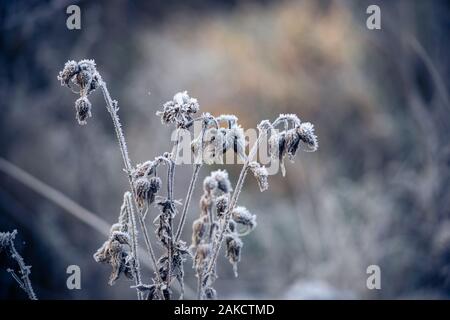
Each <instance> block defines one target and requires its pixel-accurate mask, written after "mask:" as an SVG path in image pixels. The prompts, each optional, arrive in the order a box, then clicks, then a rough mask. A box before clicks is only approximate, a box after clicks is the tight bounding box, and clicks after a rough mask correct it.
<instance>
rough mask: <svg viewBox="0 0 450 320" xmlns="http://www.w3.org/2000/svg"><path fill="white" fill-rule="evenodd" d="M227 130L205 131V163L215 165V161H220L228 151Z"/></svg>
mask: <svg viewBox="0 0 450 320" xmlns="http://www.w3.org/2000/svg"><path fill="white" fill-rule="evenodd" d="M225 133H226V131H225V129H224V128H220V129H216V128H209V129H207V130H206V131H205V136H204V145H203V147H204V149H203V161H204V162H205V163H206V164H213V163H214V160H220V159H221V157H222V155H223V153H224V152H225V151H226V141H225Z"/></svg>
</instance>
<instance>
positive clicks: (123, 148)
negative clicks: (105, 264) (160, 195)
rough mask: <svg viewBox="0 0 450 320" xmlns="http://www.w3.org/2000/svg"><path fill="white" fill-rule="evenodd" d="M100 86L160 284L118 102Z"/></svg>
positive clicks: (101, 84)
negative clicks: (137, 192)
mask: <svg viewBox="0 0 450 320" xmlns="http://www.w3.org/2000/svg"><path fill="white" fill-rule="evenodd" d="M100 88H101V90H102V93H103V97H104V99H105V102H106V109H107V110H108V112H109V114H110V115H111V119H112V121H113V125H114V130H115V132H116V137H117V141H118V143H119V147H120V152H121V154H122V158H123V162H124V165H125V171H126V172H127V175H128V181H129V183H130V189H131V191H132V194H133V200H134V205H135V206H136V208H138V211H139V212H138V216H139V222H140V224H141V228H142V231H143V234H144V239H145V244H146V246H147V250H148V252H149V254H150V258H151V262H152V264H153V269H154V270H155V274H156V275H157V280H158V282H159V283H160V284H162V279H161V277H160V275H159V272H158V264H157V260H156V256H155V253H154V250H153V247H152V244H151V243H150V239H149V237H148V231H147V227H146V226H145V223H144V220H143V217H142V212H141V211H142V210H141V209H139V205H138V204H137V202H136V191H135V189H134V187H133V177H132V175H131V169H132V166H131V161H130V157H129V155H128V149H127V144H126V142H125V136H124V134H123V131H122V125H121V124H120V120H119V116H118V114H117V111H118V108H117V103H116V102H115V101H113V100H112V99H111V95H110V94H109V91H108V88H107V87H106V83H105V82H104V81H103V80H101V81H100ZM161 295H162V297H163V298H164V295H163V294H162V293H161Z"/></svg>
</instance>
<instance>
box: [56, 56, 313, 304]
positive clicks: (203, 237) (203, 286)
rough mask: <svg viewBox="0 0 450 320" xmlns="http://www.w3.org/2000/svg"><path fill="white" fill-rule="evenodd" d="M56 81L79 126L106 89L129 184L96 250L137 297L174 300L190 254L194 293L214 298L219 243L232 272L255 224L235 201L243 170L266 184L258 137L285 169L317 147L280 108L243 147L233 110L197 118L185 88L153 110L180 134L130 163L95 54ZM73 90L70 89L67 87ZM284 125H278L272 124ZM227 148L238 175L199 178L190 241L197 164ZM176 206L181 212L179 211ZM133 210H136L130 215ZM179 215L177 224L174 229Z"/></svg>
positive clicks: (69, 66) (309, 128) (308, 127)
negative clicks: (180, 163)
mask: <svg viewBox="0 0 450 320" xmlns="http://www.w3.org/2000/svg"><path fill="white" fill-rule="evenodd" d="M58 79H59V80H60V81H61V84H62V85H63V86H67V87H70V86H71V85H72V84H74V85H75V86H76V87H78V89H79V90H78V91H74V92H76V93H78V94H79V95H80V98H79V99H78V100H76V102H75V109H76V119H77V120H78V123H79V124H80V125H84V124H86V120H87V118H89V117H91V109H92V106H91V103H90V102H89V100H88V96H89V95H90V94H91V93H92V92H93V91H94V90H96V89H97V88H100V90H101V91H102V93H103V97H104V99H105V101H106V108H107V111H108V112H109V114H110V115H111V119H112V121H113V124H114V129H115V134H116V137H117V141H118V144H119V148H120V151H121V155H122V158H123V162H124V166H125V168H124V170H125V172H126V174H127V177H128V181H129V186H130V190H129V191H127V192H125V194H124V202H123V205H122V207H121V210H120V214H119V221H118V223H116V224H114V225H113V226H112V227H111V231H110V236H109V238H108V239H107V241H106V242H105V243H104V244H103V245H102V246H101V247H100V249H99V250H98V251H97V252H96V253H95V254H94V258H95V260H96V261H97V262H101V263H106V264H109V265H111V267H112V273H111V276H110V281H109V282H110V284H111V285H112V284H114V282H115V281H116V280H117V279H118V278H119V276H120V275H121V274H124V275H125V276H126V277H128V278H130V279H133V280H134V282H135V285H133V286H132V287H133V288H135V289H136V290H137V296H138V299H151V300H153V299H172V297H173V285H174V281H175V282H178V284H179V287H180V292H181V294H180V298H183V293H184V262H185V261H186V260H187V259H188V258H189V257H190V258H192V261H193V268H194V269H195V274H196V277H197V283H198V290H197V297H198V298H199V299H214V298H216V297H217V293H216V290H215V289H214V288H213V285H214V281H215V279H216V278H217V274H216V265H217V258H218V255H219V252H220V249H221V247H222V245H223V243H225V256H226V258H228V260H229V262H230V263H231V264H232V266H233V271H234V273H235V275H236V276H237V275H238V273H237V265H238V262H239V261H240V260H241V254H242V248H243V245H244V243H243V241H242V237H244V236H245V235H247V234H249V233H250V232H251V231H252V230H253V229H254V228H255V227H256V215H254V214H252V213H250V211H249V210H248V209H246V208H245V207H243V206H238V205H237V202H238V198H239V195H240V193H241V191H242V188H243V185H244V181H245V178H246V176H247V173H248V172H249V171H250V172H251V173H252V174H253V175H254V177H255V179H256V181H257V183H258V186H259V188H260V190H261V191H265V190H267V189H268V187H269V183H268V172H267V169H266V168H265V167H264V166H263V165H261V164H260V163H259V162H258V161H256V160H254V159H253V158H254V157H255V155H256V151H257V149H258V146H259V144H260V143H261V142H263V141H265V138H268V142H269V153H270V155H271V157H272V159H274V160H280V162H281V165H282V172H283V175H284V174H285V167H284V159H285V157H286V156H288V158H289V159H290V160H293V157H294V156H295V154H296V152H297V150H298V148H301V149H303V150H305V151H315V150H316V149H317V147H318V143H317V138H316V136H315V134H314V127H313V125H312V124H310V123H308V122H306V123H302V122H301V121H300V119H298V117H297V116H296V115H293V114H282V115H280V116H279V117H278V118H277V119H276V120H275V121H274V122H270V121H269V120H264V121H262V122H261V123H260V124H259V125H258V130H259V135H258V140H257V141H256V143H255V144H254V145H253V146H252V148H251V149H250V151H249V153H248V154H247V153H246V143H245V137H244V130H243V128H242V127H241V126H240V125H239V124H238V118H237V117H236V116H235V115H220V116H217V117H216V116H213V115H211V114H210V113H202V114H201V115H199V116H197V117H196V116H195V115H196V114H197V113H198V112H199V110H200V106H199V103H198V101H197V99H195V98H192V97H190V96H189V95H188V93H187V92H186V91H184V92H179V93H177V94H175V96H174V97H173V99H172V100H170V101H168V102H166V103H164V104H163V106H162V110H161V111H158V112H157V113H156V114H157V115H158V116H159V117H160V118H161V122H162V123H163V124H166V125H174V126H175V130H176V133H177V139H176V141H175V142H174V145H173V147H172V150H171V151H170V152H166V153H164V154H163V155H160V156H157V157H155V158H154V159H153V160H148V161H145V162H143V163H140V164H136V165H135V166H133V165H132V163H131V160H130V158H129V155H128V150H127V145H126V142H125V137H124V135H123V132H122V127H121V124H120V120H119V116H118V110H119V109H118V104H117V101H115V100H112V99H111V96H110V94H109V92H108V89H107V87H106V83H105V82H104V81H103V79H102V77H101V76H100V74H99V73H98V71H97V69H96V65H95V62H94V61H93V60H81V61H79V62H75V61H68V62H67V63H66V64H65V66H64V69H63V70H62V71H61V72H60V73H59V76H58ZM72 90H73V89H72ZM195 122H199V123H201V132H200V133H199V135H198V136H196V137H195V138H194V139H193V140H192V143H191V151H192V155H193V172H192V177H191V181H190V183H189V186H188V191H187V194H186V197H185V199H184V201H183V202H179V201H177V200H175V199H174V186H175V170H176V164H177V156H178V151H179V144H180V133H181V131H182V130H190V128H191V127H192V126H193V124H194V123H195ZM279 126H282V130H279V129H277V127H279ZM229 150H232V151H233V152H234V153H235V154H237V156H238V157H239V158H240V159H241V160H242V161H243V166H242V169H241V173H240V175H239V178H238V180H237V182H236V184H235V186H234V187H233V185H232V183H231V181H230V179H229V176H228V173H227V172H226V171H225V170H216V171H213V172H211V173H210V175H209V176H207V177H206V178H205V179H204V181H203V195H202V196H201V198H200V215H199V217H198V219H196V220H195V221H194V222H193V225H192V236H191V245H190V247H187V245H186V242H184V241H183V240H181V235H182V232H183V229H184V226H185V221H186V216H187V212H188V209H189V205H190V202H191V198H192V195H193V191H194V189H195V185H196V181H197V178H198V175H199V171H200V169H201V167H202V166H203V165H204V164H206V165H209V164H212V163H221V161H222V157H223V156H224V155H225V153H226V152H227V151H229ZM162 166H163V167H165V172H166V177H167V178H166V179H165V182H166V184H167V186H166V188H165V190H166V191H165V192H164V191H161V189H162V180H161V178H160V175H159V174H160V171H159V169H160V168H161V167H162ZM152 204H154V206H155V207H156V208H157V210H158V214H156V215H155V218H154V220H153V225H154V227H155V234H156V237H157V239H158V244H159V245H160V246H161V247H162V249H163V253H162V255H161V256H160V257H159V258H157V257H156V255H155V251H154V249H153V246H152V243H151V242H150V238H149V234H148V229H147V225H148V224H147V223H146V217H147V213H148V212H149V210H150V206H151V205H152ZM179 206H181V213H180V214H179ZM135 210H136V212H137V213H136V214H135ZM177 216H180V217H179V219H178V224H177V226H176V227H175V220H176V219H177ZM136 218H137V219H138V221H139V225H140V229H141V231H142V233H143V236H144V241H145V245H146V248H147V251H148V254H149V257H150V260H151V263H152V266H153V269H154V276H153V278H152V279H151V282H150V283H149V284H146V283H143V282H142V277H141V272H140V263H139V257H138V253H137V247H138V244H137V239H138V237H137V232H138V231H137V227H136V222H135V221H136Z"/></svg>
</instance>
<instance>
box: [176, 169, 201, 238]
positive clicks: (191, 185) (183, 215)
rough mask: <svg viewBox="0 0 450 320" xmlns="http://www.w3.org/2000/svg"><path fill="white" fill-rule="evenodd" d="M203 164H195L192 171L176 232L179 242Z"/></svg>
mask: <svg viewBox="0 0 450 320" xmlns="http://www.w3.org/2000/svg"><path fill="white" fill-rule="evenodd" d="M201 166H202V165H201V164H194V171H193V172H192V177H191V182H190V183H189V188H188V192H187V195H186V200H185V202H184V206H183V211H182V213H181V218H180V222H179V224H178V228H177V232H176V234H175V242H177V241H178V240H179V239H180V237H181V232H182V231H183V228H184V223H185V222H186V215H187V212H188V209H189V204H190V202H191V198H192V194H193V193H194V188H195V183H196V181H197V178H198V173H199V172H200V168H201Z"/></svg>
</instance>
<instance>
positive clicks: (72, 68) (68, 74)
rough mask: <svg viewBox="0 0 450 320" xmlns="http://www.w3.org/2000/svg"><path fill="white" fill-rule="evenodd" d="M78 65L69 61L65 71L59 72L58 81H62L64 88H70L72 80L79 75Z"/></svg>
mask: <svg viewBox="0 0 450 320" xmlns="http://www.w3.org/2000/svg"><path fill="white" fill-rule="evenodd" d="M78 71H79V68H78V63H77V62H76V61H74V60H69V61H67V62H66V64H65V65H64V69H63V70H62V71H60V72H59V75H58V80H59V81H61V85H62V86H69V82H70V80H72V77H73V76H75V74H76V73H78Z"/></svg>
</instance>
